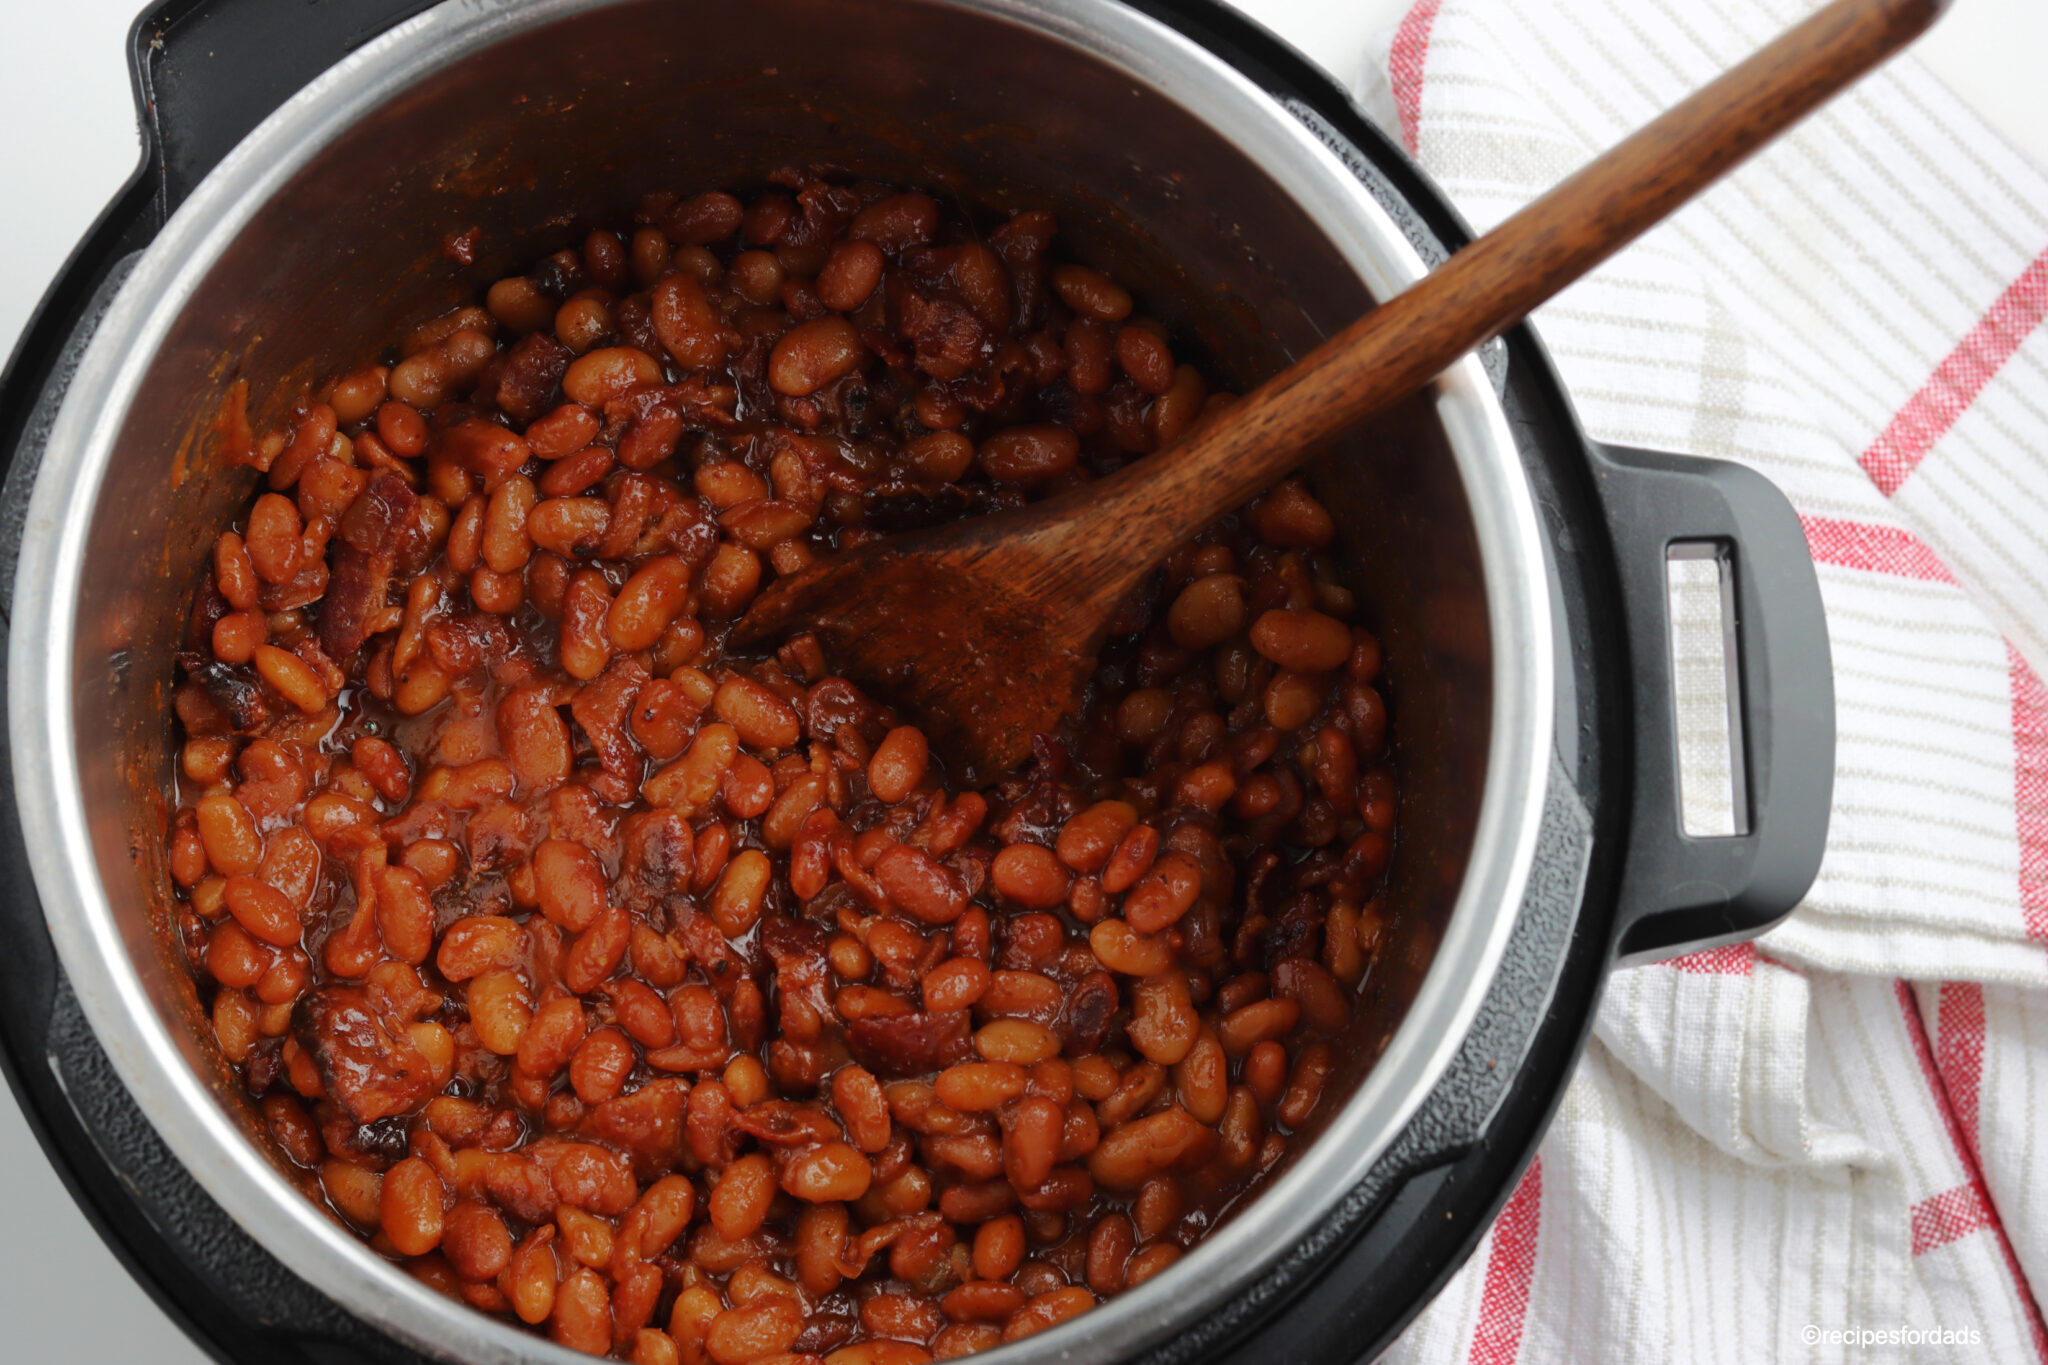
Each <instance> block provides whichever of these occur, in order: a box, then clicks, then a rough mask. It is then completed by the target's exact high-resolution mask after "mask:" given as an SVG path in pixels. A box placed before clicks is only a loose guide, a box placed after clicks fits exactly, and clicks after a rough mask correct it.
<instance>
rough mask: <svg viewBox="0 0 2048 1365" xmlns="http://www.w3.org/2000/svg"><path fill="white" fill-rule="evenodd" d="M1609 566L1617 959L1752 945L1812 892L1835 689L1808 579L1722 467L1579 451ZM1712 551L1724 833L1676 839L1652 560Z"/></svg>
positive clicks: (1780, 504) (1672, 750)
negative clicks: (1729, 702) (1723, 642)
mask: <svg viewBox="0 0 2048 1365" xmlns="http://www.w3.org/2000/svg"><path fill="white" fill-rule="evenodd" d="M1587 454H1588V458H1589V459H1590V460H1591V461H1592V464H1593V468H1594V471H1595V473H1596V476H1597V477H1598V480H1599V485H1600V493H1601V501H1602V503H1603V504H1604V506H1605V509H1606V514H1607V528H1608V532H1609V534H1610V536H1611V537H1612V538H1613V542H1614V550H1615V561H1616V564H1617V565H1618V567H1619V569H1620V571H1621V584H1622V600H1623V604H1624V613H1625V615H1626V617H1627V620H1626V626H1627V631H1628V637H1629V661H1630V666H1631V669H1632V671H1633V674H1634V680H1635V692H1634V706H1635V792H1634V796H1633V800H1632V803H1631V809H1630V820H1629V847H1628V856H1627V861H1626V864H1625V866H1624V870H1623V874H1622V886H1621V903H1620V908H1619V911H1618V913H1617V915H1616V932H1615V939H1614V945H1615V953H1616V956H1617V957H1618V959H1619V960H1620V961H1621V962H1622V963H1624V964H1628V963H1637V962H1647V961H1654V960H1656V959H1659V958H1663V957H1669V956H1671V955H1673V954H1675V953H1680V952H1689V951H1694V950H1697V949H1701V948H1710V947H1715V946H1718V945H1721V944H1726V943H1732V942H1735V941H1737V940H1740V939H1746V938H1751V937H1754V936H1755V935H1757V934H1760V933H1762V932H1763V931H1764V930H1766V929H1769V928H1770V927H1771V926H1772V925H1774V924H1776V923H1777V922H1778V921H1779V920H1781V919H1783V918H1784V917H1785V916H1786V915H1787V914H1789V913H1790V912H1791V910H1792V907H1793V906H1795V905H1797V904H1798V903H1799V900H1800V898H1801V897H1803V896H1804V895H1805V894H1806V891H1807V888H1808V887H1810V886H1812V885H1813V878H1814V874H1815V873H1816V872H1818V871H1819V869H1820V860H1821V854H1822V851H1823V850H1824V848H1825V846H1826V843H1827V832H1828V810H1829V806H1830V803H1831V801H1832V799H1833V795H1834V783H1835V684H1834V669H1833V665H1832V661H1831V658H1830V655H1829V650H1828V629H1827V619H1826V617H1825V616H1824V615H1823V614H1822V611H1821V601H1820V582H1819V580H1818V579H1817V578H1816V577H1815V574H1814V569H1813V559H1812V557H1811V556H1810V555H1809V554H1808V552H1807V548H1806V535H1805V532H1804V531H1802V530H1801V529H1800V525H1799V517H1798V515H1797V514H1796V513H1795V512H1794V511H1793V510H1792V505H1791V503H1789V502H1787V501H1786V500H1785V495H1784V494H1783V493H1781V492H1779V491H1778V488H1777V486H1776V485H1775V484H1773V483H1772V482H1771V481H1770V480H1769V479H1766V478H1765V477H1764V476H1763V475H1761V474H1758V473H1757V472H1756V471H1754V470H1752V469H1749V468H1746V467H1745V466H1742V465H1738V464H1730V463H1728V462H1726V461H1721V460H1704V459H1698V458H1694V457H1691V456H1683V455H1664V454H1658V453H1656V452H1653V451H1645V450H1628V449H1623V448H1620V447H1616V446H1602V445H1597V444H1593V445H1590V448H1589V450H1588V452H1587ZM1686 542H1713V543H1715V544H1717V545H1718V546H1719V547H1720V548H1721V549H1722V551H1723V553H1725V554H1726V556H1727V558H1728V563H1729V565H1730V569H1731V571H1732V574H1733V579H1734V584H1733V586H1734V591H1733V605H1734V613H1733V614H1734V642H1735V648H1736V655H1737V669H1736V673H1735V677H1734V681H1735V683H1736V684H1737V687H1738V691H1739V697H1738V698H1736V700H1737V701H1738V703H1739V704H1738V706H1737V707H1736V717H1737V728H1738V730H1739V736H1738V738H1737V740H1736V743H1737V746H1738V754H1739V758H1740V760H1741V771H1742V773H1743V782H1742V789H1741V790H1740V791H1739V792H1738V793H1737V799H1738V801H1739V802H1740V804H1739V806H1738V812H1737V813H1738V816H1739V817H1740V818H1739V819H1738V822H1737V828H1738V830H1739V831H1742V832H1738V833H1735V834H1731V835H1725V836H1712V837H1695V836H1692V835H1688V834H1687V833H1685V830H1684V825H1683V820H1682V816H1681V811H1680V793H1679V772H1678V727H1677V711H1676V694H1675V691H1674V688H1673V677H1672V663H1671V620H1670V615H1671V612H1670V597H1669V593H1668V590H1667V587H1666V579H1665V573H1666V563H1667V558H1668V556H1669V554H1670V551H1671V547H1672V546H1673V545H1677V544H1680V543H1686Z"/></svg>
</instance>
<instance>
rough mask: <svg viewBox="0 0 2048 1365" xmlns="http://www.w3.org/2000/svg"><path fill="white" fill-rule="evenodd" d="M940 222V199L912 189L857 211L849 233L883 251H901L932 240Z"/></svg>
mask: <svg viewBox="0 0 2048 1365" xmlns="http://www.w3.org/2000/svg"><path fill="white" fill-rule="evenodd" d="M938 225H939V206H938V203H937V201H935V200H934V199H933V198H932V197H931V196H930V195H927V194H917V193H915V192H913V193H910V194H897V195H892V196H890V197H889V198H886V199H880V200H877V201H876V202H875V203H872V204H870V205H868V206H867V207H866V208H864V209H862V210H861V211H860V212H859V213H857V214H855V215H854V218H853V221H852V222H851V223H850V224H848V225H847V229H846V235H847V236H849V237H851V238H853V239H854V240H855V241H858V242H872V243H873V244H874V245H876V246H878V247H880V248H881V249H882V250H884V251H902V250H903V249H904V248H906V247H913V246H922V245H923V244H924V243H926V242H929V241H930V240H931V239H932V234H933V233H934V232H936V231H937V230H938Z"/></svg>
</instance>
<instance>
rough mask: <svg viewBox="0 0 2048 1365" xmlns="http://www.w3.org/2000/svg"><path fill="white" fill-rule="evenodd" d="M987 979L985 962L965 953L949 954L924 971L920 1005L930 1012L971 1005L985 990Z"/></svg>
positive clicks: (963, 1007)
mask: <svg viewBox="0 0 2048 1365" xmlns="http://www.w3.org/2000/svg"><path fill="white" fill-rule="evenodd" d="M990 980H991V977H990V974H989V969H988V966H987V964H986V963H982V962H978V961H976V960H975V959H973V958H969V957H956V958H951V959H949V960H947V961H945V962H942V963H940V964H939V965H938V966H937V967H934V968H933V969H932V970H931V971H930V972H928V973H927V974H926V975H925V978H924V983H923V993H924V1007H925V1009H926V1010H928V1011H930V1012H931V1013H934V1014H942V1013H945V1012H946V1011H949V1010H964V1009H971V1008H972V1007H973V1005H974V1003H975V1002H976V1001H977V1000H979V999H981V997H982V996H983V995H984V994H986V993H987V991H988V988H989V983H990Z"/></svg>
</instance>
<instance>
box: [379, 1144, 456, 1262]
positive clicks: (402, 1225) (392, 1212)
mask: <svg viewBox="0 0 2048 1365" xmlns="http://www.w3.org/2000/svg"><path fill="white" fill-rule="evenodd" d="M445 1197H446V1190H445V1189H444V1188H443V1186H442V1184H441V1177H440V1176H438V1175H436V1174H435V1173H434V1168H433V1167H432V1166H429V1165H428V1164H427V1163H426V1162H424V1161H422V1160H420V1159H419V1158H418V1157H407V1158H406V1159H405V1160H404V1161H401V1162H399V1163H398V1164H397V1165H396V1166H393V1167H392V1168H391V1169H390V1170H389V1171H387V1172H385V1174H384V1186H383V1190H382V1192H381V1193H380V1194H379V1196H378V1222H379V1224H380V1225H381V1226H382V1227H383V1229H384V1235H385V1236H386V1237H389V1238H390V1239H391V1245H392V1246H394V1247H396V1248H397V1249H398V1252H399V1254H400V1255H403V1256H424V1255H426V1254H427V1253H428V1252H430V1251H432V1250H433V1249H434V1248H435V1247H437V1246H439V1245H440V1244H441V1229H442V1212H443V1211H442V1200H443V1199H444V1198H445Z"/></svg>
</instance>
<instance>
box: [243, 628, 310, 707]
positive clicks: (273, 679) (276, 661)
mask: <svg viewBox="0 0 2048 1365" xmlns="http://www.w3.org/2000/svg"><path fill="white" fill-rule="evenodd" d="M252 654H253V656H254V658H255V662H256V671H257V673H259V674H261V675H262V677H263V681H265V682H267V683H269V684H270V685H271V686H272V687H274V688H276V689H277V692H278V695H279V696H281V697H283V698H284V699H285V700H286V701H288V702H290V703H291V704H292V705H294V706H296V707H298V708H299V710H301V711H303V712H305V713H306V714H307V715H309V716H315V715H318V714H320V712H322V711H324V710H326V709H327V685H326V684H325V683H323V682H321V681H320V675H319V674H317V673H315V672H314V671H313V670H312V669H311V668H309V667H307V665H306V662H305V661H304V660H303V659H301V658H299V656H298V655H296V654H293V653H291V652H289V651H288V650H282V649H279V648H277V647H276V646H275V645H257V646H256V647H255V649H254V650H253V651H252Z"/></svg>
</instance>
